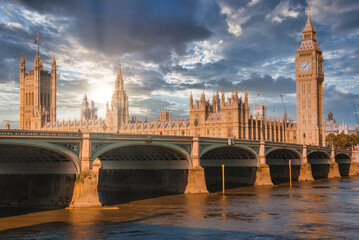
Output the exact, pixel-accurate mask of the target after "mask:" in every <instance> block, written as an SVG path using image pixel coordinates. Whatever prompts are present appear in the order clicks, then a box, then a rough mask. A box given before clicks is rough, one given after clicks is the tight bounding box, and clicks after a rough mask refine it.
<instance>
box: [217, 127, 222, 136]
mask: <svg viewBox="0 0 359 240" xmlns="http://www.w3.org/2000/svg"><path fill="white" fill-rule="evenodd" d="M218 136H219V137H222V131H221V129H218Z"/></svg>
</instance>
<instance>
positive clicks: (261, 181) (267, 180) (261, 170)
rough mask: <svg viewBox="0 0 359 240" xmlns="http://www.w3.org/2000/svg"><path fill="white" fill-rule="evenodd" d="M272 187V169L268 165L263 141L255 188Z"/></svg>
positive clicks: (262, 141) (260, 144) (260, 148)
mask: <svg viewBox="0 0 359 240" xmlns="http://www.w3.org/2000/svg"><path fill="white" fill-rule="evenodd" d="M263 185H267V186H271V185H273V182H272V178H271V175H270V169H269V166H268V164H266V154H265V142H264V140H261V141H260V143H259V154H258V165H257V170H256V181H255V182H254V186H263Z"/></svg>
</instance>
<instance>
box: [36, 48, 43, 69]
mask: <svg viewBox="0 0 359 240" xmlns="http://www.w3.org/2000/svg"><path fill="white" fill-rule="evenodd" d="M35 66H37V67H41V66H42V62H41V58H40V55H39V50H38V49H37V50H36V56H35V60H34V67H35Z"/></svg>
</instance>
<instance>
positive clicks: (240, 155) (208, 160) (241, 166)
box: [201, 144, 257, 192]
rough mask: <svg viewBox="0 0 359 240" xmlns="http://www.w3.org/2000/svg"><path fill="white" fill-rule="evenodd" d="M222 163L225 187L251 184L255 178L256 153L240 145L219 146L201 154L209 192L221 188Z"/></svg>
mask: <svg viewBox="0 0 359 240" xmlns="http://www.w3.org/2000/svg"><path fill="white" fill-rule="evenodd" d="M222 164H224V166H225V185H226V188H234V187H240V186H248V185H253V184H254V182H255V179H256V167H257V153H256V152H255V151H254V150H253V149H251V148H249V147H244V146H240V145H238V144H237V145H232V146H220V147H215V148H212V149H210V150H207V151H205V152H204V153H202V155H201V166H202V167H203V168H204V171H205V178H206V184H207V189H208V191H210V192H215V191H219V190H221V188H222Z"/></svg>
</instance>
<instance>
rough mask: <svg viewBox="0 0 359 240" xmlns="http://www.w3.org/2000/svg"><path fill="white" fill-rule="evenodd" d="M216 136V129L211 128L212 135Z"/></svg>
mask: <svg viewBox="0 0 359 240" xmlns="http://www.w3.org/2000/svg"><path fill="white" fill-rule="evenodd" d="M215 136H216V129H214V128H213V137H215Z"/></svg>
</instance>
